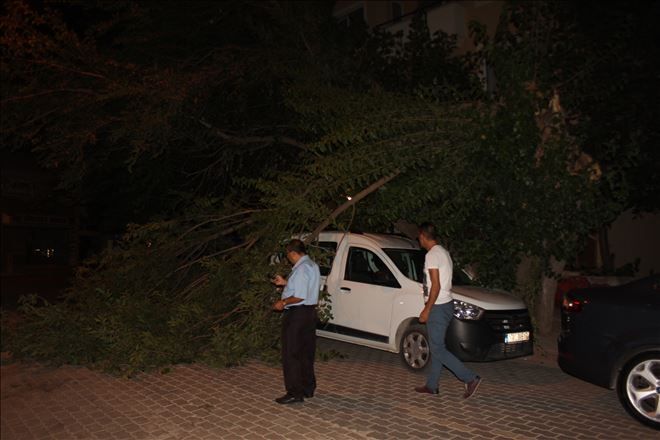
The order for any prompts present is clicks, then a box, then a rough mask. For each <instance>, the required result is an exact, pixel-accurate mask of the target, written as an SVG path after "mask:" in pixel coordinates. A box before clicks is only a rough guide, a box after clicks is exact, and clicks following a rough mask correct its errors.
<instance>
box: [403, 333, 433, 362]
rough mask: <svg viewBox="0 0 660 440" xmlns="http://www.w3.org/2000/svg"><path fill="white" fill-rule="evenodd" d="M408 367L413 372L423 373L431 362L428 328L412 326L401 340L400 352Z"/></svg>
mask: <svg viewBox="0 0 660 440" xmlns="http://www.w3.org/2000/svg"><path fill="white" fill-rule="evenodd" d="M399 353H401V359H402V360H403V363H404V364H405V365H406V367H408V368H410V369H411V370H413V371H423V370H424V369H425V368H426V367H427V365H428V364H429V362H430V360H431V349H430V347H429V338H428V334H427V333H426V326H423V325H419V324H412V325H411V326H410V327H408V329H407V330H406V331H405V333H404V334H403V337H402V338H401V347H400V350H399Z"/></svg>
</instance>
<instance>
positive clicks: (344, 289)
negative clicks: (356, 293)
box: [339, 287, 351, 292]
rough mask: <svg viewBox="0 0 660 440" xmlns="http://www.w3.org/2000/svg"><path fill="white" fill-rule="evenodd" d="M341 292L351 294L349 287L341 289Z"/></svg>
mask: <svg viewBox="0 0 660 440" xmlns="http://www.w3.org/2000/svg"><path fill="white" fill-rule="evenodd" d="M339 290H341V291H344V292H350V291H351V289H350V288H348V287H340V288H339Z"/></svg>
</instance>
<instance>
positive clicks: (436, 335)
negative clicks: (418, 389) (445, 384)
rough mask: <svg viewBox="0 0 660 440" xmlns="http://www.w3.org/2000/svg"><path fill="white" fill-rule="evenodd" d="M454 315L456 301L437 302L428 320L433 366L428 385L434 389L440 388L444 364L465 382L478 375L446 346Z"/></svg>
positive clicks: (427, 379) (428, 377)
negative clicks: (446, 337)
mask: <svg viewBox="0 0 660 440" xmlns="http://www.w3.org/2000/svg"><path fill="white" fill-rule="evenodd" d="M453 317H454V303H453V302H452V301H449V302H448V303H445V304H435V305H434V306H433V307H432V308H431V313H429V319H428V321H427V322H426V331H427V332H428V336H429V345H430V348H431V366H430V368H429V374H428V376H427V377H426V386H427V387H428V388H430V389H432V390H434V389H436V388H438V381H439V380H440V373H442V366H443V365H444V366H445V367H447V368H449V369H450V370H451V371H452V372H453V373H454V374H455V375H456V377H458V378H459V379H460V380H462V381H463V382H471V381H473V380H474V379H475V378H476V377H477V375H476V374H475V373H474V372H473V371H472V370H469V369H468V368H467V367H466V366H465V365H463V362H461V361H459V360H458V358H457V357H456V356H454V355H453V354H452V353H451V352H450V351H449V350H447V347H446V346H445V335H446V334H447V327H449V324H450V323H451V320H452V319H453Z"/></svg>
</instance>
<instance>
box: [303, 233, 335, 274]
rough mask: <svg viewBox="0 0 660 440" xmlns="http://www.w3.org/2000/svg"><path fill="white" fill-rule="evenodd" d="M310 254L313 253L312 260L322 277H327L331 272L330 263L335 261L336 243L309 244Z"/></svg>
mask: <svg viewBox="0 0 660 440" xmlns="http://www.w3.org/2000/svg"><path fill="white" fill-rule="evenodd" d="M309 247H310V252H312V253H313V256H314V260H315V261H316V263H317V264H318V265H319V269H320V270H321V275H322V276H327V275H329V274H330V271H331V270H332V263H333V262H334V261H335V255H336V254H337V243H335V242H334V241H319V242H318V243H314V244H310V245H309Z"/></svg>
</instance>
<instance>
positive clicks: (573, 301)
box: [561, 293, 587, 313]
mask: <svg viewBox="0 0 660 440" xmlns="http://www.w3.org/2000/svg"><path fill="white" fill-rule="evenodd" d="M586 303H587V301H586V300H581V299H577V298H573V296H572V295H571V294H570V293H567V294H565V295H564V301H563V302H562V303H561V308H562V309H563V310H564V312H567V313H577V312H581V311H582V306H583V305H584V304H586Z"/></svg>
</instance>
